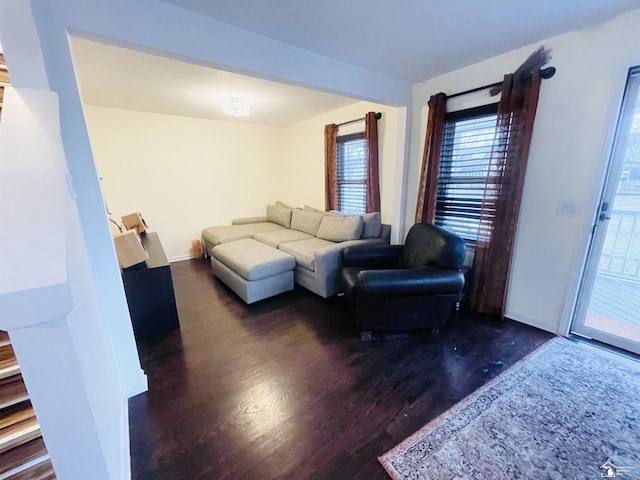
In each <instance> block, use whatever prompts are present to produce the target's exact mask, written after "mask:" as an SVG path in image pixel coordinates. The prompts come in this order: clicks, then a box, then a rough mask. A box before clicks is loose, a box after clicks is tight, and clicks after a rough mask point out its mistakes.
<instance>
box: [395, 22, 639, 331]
mask: <svg viewBox="0 0 640 480" xmlns="http://www.w3.org/2000/svg"><path fill="white" fill-rule="evenodd" d="M639 25H640V10H636V11H634V12H631V13H628V14H625V15H622V16H620V17H618V18H616V19H614V20H612V21H610V22H607V23H605V24H604V25H602V26H600V27H598V28H591V29H588V30H583V31H578V32H572V33H568V34H564V35H560V36H557V37H554V38H551V39H548V40H544V41H542V42H539V43H537V44H535V45H530V46H528V47H525V48H522V49H519V50H515V51H512V52H509V53H507V54H505V55H501V56H498V57H495V58H492V59H490V60H487V61H484V62H481V63H478V64H475V65H471V66H469V67H466V68H464V69H461V70H458V71H455V72H452V73H449V74H446V75H443V76H440V77H437V78H434V79H431V80H429V81H426V82H424V83H421V84H417V85H415V86H414V89H413V112H414V114H413V119H412V125H413V126H412V132H411V134H412V140H411V151H410V164H409V166H408V168H409V181H408V191H407V194H408V199H407V213H406V224H407V225H409V224H411V223H413V215H414V213H415V202H416V196H417V188H418V187H417V184H418V178H419V175H420V162H421V159H422V149H423V145H424V131H425V128H426V107H425V105H426V103H427V100H428V98H429V96H430V95H432V94H435V93H437V92H440V91H443V92H445V93H448V94H452V93H456V92H459V91H462V90H466V89H469V88H473V87H477V86H480V85H484V84H487V83H493V82H496V81H499V80H501V79H502V76H503V75H504V74H505V73H508V72H512V71H513V70H515V69H516V68H517V66H518V65H519V64H520V63H521V62H522V61H523V60H524V59H525V58H526V57H527V56H528V55H529V54H530V53H531V52H532V51H533V50H534V49H535V48H537V47H538V46H539V45H540V44H543V45H545V47H547V48H550V49H551V51H552V57H553V59H552V60H551V62H550V64H551V65H554V66H555V67H556V68H557V69H558V71H557V74H556V75H555V77H553V78H552V79H550V80H546V81H543V84H542V90H541V93H540V101H539V105H538V113H537V118H536V123H535V126H534V132H533V138H532V145H531V150H530V155H529V163H528V167H527V176H526V179H525V186H524V193H523V199H522V206H521V214H520V223H519V227H518V233H517V239H516V248H515V256H514V261H513V269H512V276H511V285H510V290H509V297H508V304H507V316H508V317H510V318H514V319H516V320H520V321H523V322H526V323H529V324H532V325H535V326H538V327H540V328H543V329H546V330H549V331H552V332H560V333H565V332H566V328H567V326H568V322H569V320H570V316H571V310H572V308H573V304H574V301H575V297H576V295H577V288H578V281H579V276H580V271H581V268H582V264H583V260H584V255H585V252H586V249H587V243H588V237H589V230H590V228H591V225H592V222H593V219H594V216H595V211H596V209H597V203H598V197H599V193H600V189H601V186H602V182H603V177H604V173H605V169H606V165H607V160H608V155H609V150H610V147H611V142H612V136H613V129H614V126H615V122H616V120H617V115H618V110H619V107H620V102H621V98H622V94H623V90H624V86H625V81H626V76H627V71H628V69H629V67H631V66H634V65H638V64H640V49H638V40H640V37H639V35H638V26H639ZM561 201H569V202H575V203H577V204H578V205H579V207H580V210H579V215H578V216H577V217H562V216H558V215H557V214H556V210H557V207H558V203H559V202H561Z"/></svg>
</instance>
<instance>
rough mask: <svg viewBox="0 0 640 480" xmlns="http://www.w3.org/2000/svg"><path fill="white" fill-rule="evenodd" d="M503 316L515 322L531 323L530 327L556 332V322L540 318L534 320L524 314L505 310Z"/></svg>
mask: <svg viewBox="0 0 640 480" xmlns="http://www.w3.org/2000/svg"><path fill="white" fill-rule="evenodd" d="M505 317H507V318H510V319H511V320H515V321H516V322H520V323H525V324H527V325H531V326H532V327H536V328H539V329H540V330H544V331H545V332H550V333H555V334H556V335H557V334H558V325H557V324H551V323H547V322H543V321H540V320H536V319H535V318H530V317H527V316H526V315H521V314H518V313H512V312H506V314H505Z"/></svg>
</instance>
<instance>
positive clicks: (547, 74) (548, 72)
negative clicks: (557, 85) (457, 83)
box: [447, 67, 556, 100]
mask: <svg viewBox="0 0 640 480" xmlns="http://www.w3.org/2000/svg"><path fill="white" fill-rule="evenodd" d="M555 74H556V67H547V68H545V69H544V70H540V78H544V79H545V80H548V79H550V78H551V77H553V76H554V75H555ZM530 77H531V74H529V75H524V76H523V79H527V78H530ZM502 83H503V82H496V83H490V84H489V85H483V86H482V87H476V88H471V89H469V90H465V91H464V92H458V93H454V94H452V95H447V100H448V99H450V98H455V97H461V96H462V95H469V94H470V93H476V92H479V91H480V90H487V89H489V88H493V87H499V86H501V85H502Z"/></svg>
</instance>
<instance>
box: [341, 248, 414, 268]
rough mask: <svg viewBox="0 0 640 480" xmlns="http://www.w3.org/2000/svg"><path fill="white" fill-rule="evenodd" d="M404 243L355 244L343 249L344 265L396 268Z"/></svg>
mask: <svg viewBox="0 0 640 480" xmlns="http://www.w3.org/2000/svg"><path fill="white" fill-rule="evenodd" d="M403 249H404V245H354V246H351V247H347V248H345V249H344V250H343V251H342V266H343V267H364V268H369V269H380V268H394V267H395V266H397V265H398V260H399V258H400V255H401V254H402V250H403Z"/></svg>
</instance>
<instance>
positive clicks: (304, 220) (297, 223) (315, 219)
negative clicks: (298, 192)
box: [291, 209, 324, 237]
mask: <svg viewBox="0 0 640 480" xmlns="http://www.w3.org/2000/svg"><path fill="white" fill-rule="evenodd" d="M322 217H324V212H309V211H305V210H300V209H295V210H294V211H293V213H292V214H291V228H292V229H294V230H299V231H301V232H304V233H308V234H309V235H313V236H314V237H315V236H316V234H317V233H318V228H319V227H320V221H321V220H322Z"/></svg>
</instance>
